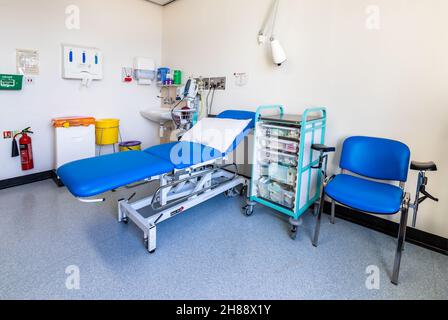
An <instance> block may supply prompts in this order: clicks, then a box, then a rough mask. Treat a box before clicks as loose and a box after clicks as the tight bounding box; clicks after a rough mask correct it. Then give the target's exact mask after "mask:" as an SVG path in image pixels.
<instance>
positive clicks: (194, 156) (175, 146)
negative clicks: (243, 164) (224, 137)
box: [145, 142, 223, 170]
mask: <svg viewBox="0 0 448 320" xmlns="http://www.w3.org/2000/svg"><path fill="white" fill-rule="evenodd" d="M145 153H147V154H150V155H153V156H157V157H158V158H161V159H163V160H165V161H168V162H170V163H171V164H172V165H173V166H174V167H175V168H176V169H178V170H182V169H185V168H189V167H191V166H193V165H196V164H201V163H204V162H207V161H210V160H215V159H218V158H221V157H222V156H223V155H222V154H221V152H219V151H218V150H216V149H213V148H210V147H206V146H203V145H201V144H198V143H193V142H173V143H167V144H162V145H159V146H154V147H152V148H149V149H146V150H145Z"/></svg>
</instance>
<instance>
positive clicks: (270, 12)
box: [258, 0, 277, 36]
mask: <svg viewBox="0 0 448 320" xmlns="http://www.w3.org/2000/svg"><path fill="white" fill-rule="evenodd" d="M276 2H277V0H272V3H271V6H270V8H269V11H268V13H267V15H266V17H265V19H264V21H263V26H262V27H261V29H260V32H259V33H258V35H260V36H264V35H265V34H266V29H267V27H268V24H269V21H270V20H271V19H272V12H273V11H274V9H275V6H276V4H277V3H276Z"/></svg>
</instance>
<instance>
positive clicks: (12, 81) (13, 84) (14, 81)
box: [0, 74, 23, 90]
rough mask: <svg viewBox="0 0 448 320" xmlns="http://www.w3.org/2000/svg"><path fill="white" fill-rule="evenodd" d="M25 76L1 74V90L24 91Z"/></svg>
mask: <svg viewBox="0 0 448 320" xmlns="http://www.w3.org/2000/svg"><path fill="white" fill-rule="evenodd" d="M22 83H23V76H22V75H17V74H0V90H22Z"/></svg>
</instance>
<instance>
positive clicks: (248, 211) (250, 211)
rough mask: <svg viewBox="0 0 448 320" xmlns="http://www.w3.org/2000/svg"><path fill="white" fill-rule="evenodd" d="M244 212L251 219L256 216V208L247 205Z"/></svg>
mask: <svg viewBox="0 0 448 320" xmlns="http://www.w3.org/2000/svg"><path fill="white" fill-rule="evenodd" d="M243 212H244V215H245V216H246V217H250V216H252V215H253V214H254V206H250V205H247V206H245V207H243Z"/></svg>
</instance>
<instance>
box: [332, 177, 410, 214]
mask: <svg viewBox="0 0 448 320" xmlns="http://www.w3.org/2000/svg"><path fill="white" fill-rule="evenodd" d="M325 192H326V194H327V195H328V196H329V197H330V198H332V199H333V200H335V201H337V202H339V203H341V204H343V205H346V206H348V207H350V208H353V209H357V210H361V211H364V212H369V213H374V214H395V213H397V212H398V211H400V209H401V202H402V200H403V190H402V189H401V188H399V187H396V186H393V185H390V184H385V183H379V182H374V181H370V180H366V179H362V178H358V177H354V176H350V175H346V174H340V175H338V176H336V177H335V178H334V179H333V180H332V181H331V182H330V183H329V184H328V185H327V187H326V188H325Z"/></svg>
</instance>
